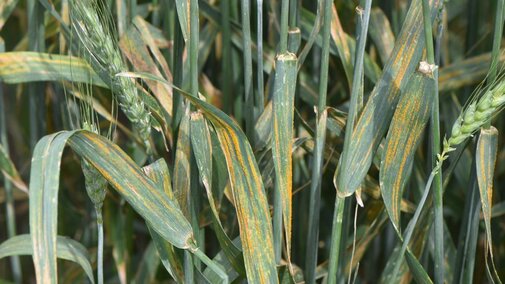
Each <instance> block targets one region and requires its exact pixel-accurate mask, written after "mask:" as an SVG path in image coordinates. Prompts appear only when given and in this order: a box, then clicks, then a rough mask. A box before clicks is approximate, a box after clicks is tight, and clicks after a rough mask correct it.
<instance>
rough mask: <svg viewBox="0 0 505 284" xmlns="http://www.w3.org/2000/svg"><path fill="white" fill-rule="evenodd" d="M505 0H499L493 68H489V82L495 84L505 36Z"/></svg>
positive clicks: (495, 22)
mask: <svg viewBox="0 0 505 284" xmlns="http://www.w3.org/2000/svg"><path fill="white" fill-rule="evenodd" d="M504 2H505V1H504V0H497V3H496V16H495V21H494V33H493V49H492V51H491V67H490V68H489V81H490V82H493V81H494V80H495V79H496V75H497V73H498V63H499V61H500V45H501V41H502V35H503V16H504V15H503V14H504V12H505V11H504Z"/></svg>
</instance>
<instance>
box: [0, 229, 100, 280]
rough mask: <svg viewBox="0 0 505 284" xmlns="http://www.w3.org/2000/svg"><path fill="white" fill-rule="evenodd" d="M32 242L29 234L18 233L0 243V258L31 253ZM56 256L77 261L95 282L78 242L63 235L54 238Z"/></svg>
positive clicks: (87, 257) (86, 253) (89, 265)
mask: <svg viewBox="0 0 505 284" xmlns="http://www.w3.org/2000/svg"><path fill="white" fill-rule="evenodd" d="M32 254H33V244H32V238H31V236H30V235H28V234H25V235H18V236H15V237H12V238H10V239H8V240H6V241H5V242H3V243H2V244H0V259H1V258H4V257H8V256H13V255H32ZM56 256H57V257H58V258H61V259H66V260H70V261H73V262H75V263H78V264H79V265H80V266H81V267H82V269H83V270H84V272H85V273H86V275H87V276H88V279H89V281H91V283H95V279H94V278H93V268H92V267H91V264H90V262H89V256H88V252H87V251H86V248H85V247H84V246H83V245H81V244H80V243H78V242H76V241H74V240H72V239H70V238H67V237H63V236H57V238H56Z"/></svg>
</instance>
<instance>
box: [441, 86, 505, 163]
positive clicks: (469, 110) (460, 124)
mask: <svg viewBox="0 0 505 284" xmlns="http://www.w3.org/2000/svg"><path fill="white" fill-rule="evenodd" d="M504 104H505V80H500V81H499V82H498V83H497V84H495V85H494V86H492V87H490V88H489V89H487V90H486V91H485V92H484V94H483V95H482V96H481V97H480V98H479V99H478V100H476V101H474V102H472V103H470V105H468V107H466V108H465V110H464V111H463V112H462V113H461V115H460V116H459V118H458V119H457V120H456V122H455V123H454V125H453V126H452V131H451V136H450V137H449V139H445V140H444V148H443V151H442V154H440V155H439V163H440V161H443V160H445V159H446V158H447V154H448V153H449V152H451V151H454V149H455V147H456V146H458V145H459V144H461V143H462V142H463V141H465V140H466V139H467V138H469V137H471V136H472V134H473V133H475V132H476V131H477V130H479V129H480V128H481V127H482V126H483V125H484V124H486V123H487V122H488V121H489V120H491V119H492V118H493V116H495V115H496V114H497V113H498V112H499V111H500V110H501V109H502V107H503V106H504Z"/></svg>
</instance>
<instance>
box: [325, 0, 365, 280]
mask: <svg viewBox="0 0 505 284" xmlns="http://www.w3.org/2000/svg"><path fill="white" fill-rule="evenodd" d="M371 7H372V0H367V1H366V2H365V8H364V10H361V9H358V10H357V11H358V13H359V14H358V16H359V17H360V27H361V30H360V33H359V35H358V38H357V47H356V55H355V60H354V66H355V67H354V74H353V81H352V82H353V83H352V89H351V99H350V105H349V113H348V115H347V122H346V128H345V137H344V149H343V150H342V157H341V159H342V160H341V161H340V162H341V164H343V165H346V164H347V159H349V147H350V145H351V143H352V141H351V140H352V132H353V129H354V124H355V120H356V115H357V113H358V111H359V105H360V101H361V100H360V98H362V97H363V80H362V78H363V62H364V54H365V46H366V36H367V34H368V25H369V21H370V10H371ZM340 170H345V169H340ZM339 176H341V175H339ZM339 183H340V181H338V183H337V184H339ZM344 203H345V198H343V197H340V196H338V194H337V197H336V200H335V209H334V210H335V213H334V217H333V224H334V226H336V227H335V228H333V232H332V241H331V249H330V250H331V253H330V266H329V268H328V283H329V284H334V283H336V281H337V279H336V274H337V271H338V265H339V256H340V247H341V245H340V240H341V239H342V233H343V231H342V219H343V214H344V210H343V207H344Z"/></svg>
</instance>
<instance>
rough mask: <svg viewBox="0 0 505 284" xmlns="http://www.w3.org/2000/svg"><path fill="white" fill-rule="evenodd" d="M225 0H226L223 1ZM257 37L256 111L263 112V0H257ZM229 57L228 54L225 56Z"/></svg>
mask: <svg viewBox="0 0 505 284" xmlns="http://www.w3.org/2000/svg"><path fill="white" fill-rule="evenodd" d="M225 2H226V1H225ZM256 21H257V29H258V31H257V37H256V46H257V47H258V48H257V53H256V57H257V58H256V62H257V64H258V68H257V72H258V73H257V77H258V78H257V81H258V82H257V86H258V90H257V92H258V95H257V97H258V113H260V114H261V113H263V110H264V109H265V106H264V105H265V99H264V98H265V92H264V80H263V0H257V18H256ZM227 57H229V56H227ZM228 78H230V77H228Z"/></svg>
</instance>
